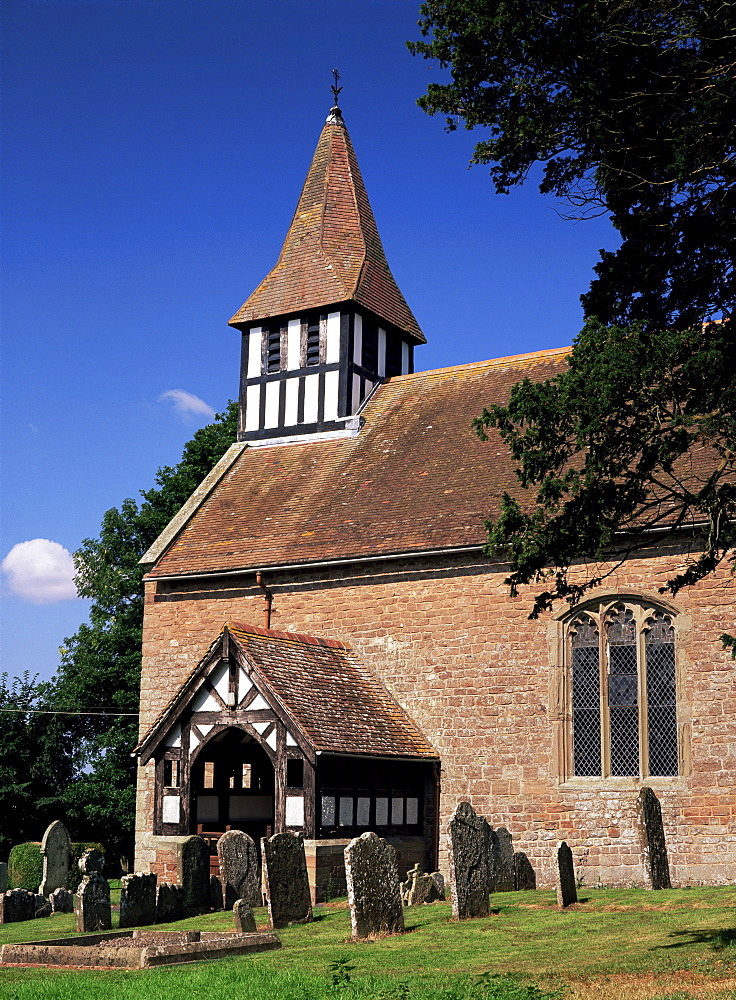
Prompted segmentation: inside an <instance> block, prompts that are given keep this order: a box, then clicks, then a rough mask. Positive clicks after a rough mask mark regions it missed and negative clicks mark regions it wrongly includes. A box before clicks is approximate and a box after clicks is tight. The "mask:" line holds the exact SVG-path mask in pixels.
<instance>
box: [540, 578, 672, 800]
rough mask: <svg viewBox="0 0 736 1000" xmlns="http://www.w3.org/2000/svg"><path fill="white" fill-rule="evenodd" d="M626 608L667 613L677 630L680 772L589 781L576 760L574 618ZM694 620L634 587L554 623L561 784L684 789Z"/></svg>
mask: <svg viewBox="0 0 736 1000" xmlns="http://www.w3.org/2000/svg"><path fill="white" fill-rule="evenodd" d="M614 604H624V605H630V606H635V607H637V608H641V609H653V610H656V611H661V612H663V613H664V614H666V615H668V616H669V617H670V618H671V621H672V625H673V627H674V630H675V685H676V692H677V743H678V757H679V774H677V775H672V776H654V775H652V776H647V777H643V776H641V775H632V776H625V777H620V776H606V777H595V776H593V777H588V776H585V777H583V776H580V775H576V774H574V771H573V762H572V704H571V677H570V657H569V641H568V636H569V626H570V623H571V622H572V620H573V619H574V618H576V617H577V616H578V615H579V614H581V613H582V612H585V611H586V610H595V609H597V608H599V607H600V606H601V605H611V606H612V605H614ZM691 629H692V618H691V616H690V615H687V614H684V613H683V612H682V610H681V609H680V608H679V606H678V605H677V604H675V603H674V602H672V601H670V600H668V599H663V598H662V596H661V595H660V594H652V593H648V592H645V591H632V590H630V589H618V590H611V589H606V590H599V591H595V592H593V593H591V594H590V596H589V597H587V598H586V599H585V600H584V601H581V602H580V603H579V604H577V605H576V606H575V607H574V608H566V609H565V610H564V611H563V612H561V613H560V614H558V615H557V616H556V617H555V619H554V620H553V621H551V622H550V623H549V626H548V632H547V639H548V647H549V662H550V690H549V705H550V713H549V714H550V722H551V725H552V760H551V767H552V773H553V774H554V775H555V777H556V779H557V782H558V784H559V785H564V786H565V787H566V788H568V787H569V788H571V789H580V790H587V791H604V790H610V791H615V790H619V791H628V790H635V791H638V789H640V788H641V787H642V785H643V784H646V785H649V786H651V787H652V788H655V789H656V788H664V789H667V788H678V787H680V788H682V787H685V784H686V779H687V777H688V776H689V774H690V772H691V754H690V744H691V706H690V701H689V697H688V685H686V683H685V681H686V678H687V677H688V676H690V674H691V671H690V661H689V658H688V653H687V650H688V640H689V637H690V632H691Z"/></svg>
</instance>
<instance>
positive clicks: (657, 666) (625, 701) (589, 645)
mask: <svg viewBox="0 0 736 1000" xmlns="http://www.w3.org/2000/svg"><path fill="white" fill-rule="evenodd" d="M567 644H568V662H569V679H570V701H571V706H570V707H571V718H572V726H571V733H570V741H569V744H570V756H571V764H572V767H571V768H570V771H571V773H572V774H573V775H575V776H585V777H624V776H641V777H649V776H673V775H677V774H678V773H679V765H678V745H677V705H676V672H675V628H674V625H673V621H672V617H671V616H670V615H668V614H667V613H666V612H664V611H663V610H661V609H658V608H656V607H654V606H652V605H646V604H638V603H634V602H633V601H632V602H629V601H609V602H602V603H601V604H599V605H596V606H593V607H588V608H586V609H585V610H583V611H580V612H578V613H577V614H576V615H575V616H574V617H573V618H572V620H571V621H570V623H569V625H568V629H567Z"/></svg>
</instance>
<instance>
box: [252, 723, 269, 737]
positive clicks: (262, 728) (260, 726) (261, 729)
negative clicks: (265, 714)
mask: <svg viewBox="0 0 736 1000" xmlns="http://www.w3.org/2000/svg"><path fill="white" fill-rule="evenodd" d="M251 725H252V726H253V728H254V729H255V731H256V732H257V733H258V734H259V735H260V736H263V734H264V733H265V732H266V730H267V729H268V727H269V726H270V725H271V723H270V722H252V723H251Z"/></svg>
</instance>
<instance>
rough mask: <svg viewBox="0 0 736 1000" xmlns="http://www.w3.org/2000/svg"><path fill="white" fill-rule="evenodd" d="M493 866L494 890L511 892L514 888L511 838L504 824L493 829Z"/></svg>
mask: <svg viewBox="0 0 736 1000" xmlns="http://www.w3.org/2000/svg"><path fill="white" fill-rule="evenodd" d="M491 842H492V844H493V867H494V871H495V885H496V888H495V890H494V891H495V892H513V891H514V889H515V888H516V880H515V877H514V846H513V838H512V836H511V834H510V833H509V831H508V830H507V829H506V827H505V826H499V827H498V828H497V829H495V830H493V833H492V837H491Z"/></svg>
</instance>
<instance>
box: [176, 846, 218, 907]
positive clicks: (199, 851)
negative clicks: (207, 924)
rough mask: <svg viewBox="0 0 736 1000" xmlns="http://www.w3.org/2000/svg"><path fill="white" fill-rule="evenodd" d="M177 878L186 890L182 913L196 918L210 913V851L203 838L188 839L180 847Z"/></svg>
mask: <svg viewBox="0 0 736 1000" xmlns="http://www.w3.org/2000/svg"><path fill="white" fill-rule="evenodd" d="M176 860H177V869H178V870H177V876H178V881H179V885H181V887H182V888H183V890H184V893H183V898H182V913H183V915H184V916H185V917H196V916H198V915H199V914H200V913H209V911H210V851H209V848H208V846H207V844H206V842H205V841H204V840H202V838H201V837H197V836H192V837H187V838H186V839H185V840H184V841H182V843H180V844H179V845H178V850H177V859H176Z"/></svg>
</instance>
